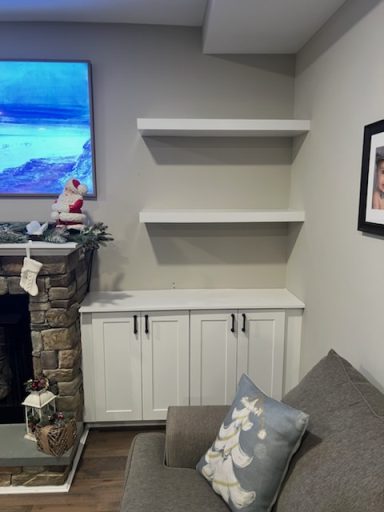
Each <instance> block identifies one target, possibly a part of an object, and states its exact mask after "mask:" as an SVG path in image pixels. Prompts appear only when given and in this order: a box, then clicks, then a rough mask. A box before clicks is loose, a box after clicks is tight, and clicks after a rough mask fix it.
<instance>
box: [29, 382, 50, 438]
mask: <svg viewBox="0 0 384 512" xmlns="http://www.w3.org/2000/svg"><path fill="white" fill-rule="evenodd" d="M35 382H37V380H36V381H32V380H30V381H28V382H27V390H28V391H31V392H30V394H29V395H28V396H27V398H26V399H25V400H24V402H22V405H24V407H25V427H26V430H27V433H26V434H25V436H24V437H25V438H26V439H31V440H32V441H36V438H35V434H34V432H35V429H36V425H37V424H38V423H39V422H41V421H42V420H43V419H48V417H49V416H52V414H54V413H55V412H56V404H55V399H56V395H54V394H53V393H52V392H51V391H48V390H47V387H48V385H49V383H48V381H46V382H47V385H46V386H44V387H43V388H42V389H36V390H34V389H33V387H34V386H33V385H31V383H35ZM40 382H41V380H40ZM38 387H39V386H38Z"/></svg>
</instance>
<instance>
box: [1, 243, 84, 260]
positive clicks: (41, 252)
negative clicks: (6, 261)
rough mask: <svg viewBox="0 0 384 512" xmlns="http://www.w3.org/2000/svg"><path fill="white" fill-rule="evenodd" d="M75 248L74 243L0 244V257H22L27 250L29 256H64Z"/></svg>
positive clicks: (75, 244)
mask: <svg viewBox="0 0 384 512" xmlns="http://www.w3.org/2000/svg"><path fill="white" fill-rule="evenodd" d="M76 247H77V243H76V242H66V243H64V244H53V243H49V242H32V241H29V242H27V243H25V244H0V256H24V255H25V254H26V250H27V248H28V249H29V250H30V253H31V256H32V257H33V256H66V255H67V254H69V253H71V252H73V251H74V250H75V249H76Z"/></svg>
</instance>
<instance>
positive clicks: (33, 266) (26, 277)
mask: <svg viewBox="0 0 384 512" xmlns="http://www.w3.org/2000/svg"><path fill="white" fill-rule="evenodd" d="M42 266H43V264H42V263H40V262H39V261H36V260H32V259H31V258H24V263H23V268H22V269H21V277H20V286H21V287H22V288H23V290H25V291H26V292H28V293H29V294H30V295H37V294H38V293H39V289H38V288H37V284H36V277H37V274H38V273H39V272H40V269H41V267H42Z"/></svg>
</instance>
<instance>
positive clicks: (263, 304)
mask: <svg viewBox="0 0 384 512" xmlns="http://www.w3.org/2000/svg"><path fill="white" fill-rule="evenodd" d="M304 307H305V305H304V303H303V302H302V301H301V300H299V299H298V298H297V297H296V296H295V295H293V294H292V293H291V292H289V291H288V290H287V289H285V288H276V289H203V290H194V289H171V290H126V291H120V292H117V291H116V292H113V291H109V292H90V293H89V294H88V295H87V296H86V297H85V299H84V301H83V303H82V304H81V308H80V312H81V313H97V312H99V313H101V312H113V311H116V312H117V311H170V310H174V311H175V310H199V309H205V310H206V309H303V308H304Z"/></svg>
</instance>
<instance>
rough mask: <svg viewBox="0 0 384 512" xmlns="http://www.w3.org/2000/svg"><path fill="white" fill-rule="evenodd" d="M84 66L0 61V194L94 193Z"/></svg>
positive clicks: (88, 91)
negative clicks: (73, 182) (83, 189)
mask: <svg viewBox="0 0 384 512" xmlns="http://www.w3.org/2000/svg"><path fill="white" fill-rule="evenodd" d="M91 107H92V98H91V73H90V64H89V63H88V62H57V61H11V60H9V61H5V60H0V195H7V196H9V195H35V196H56V195H57V194H60V193H61V192H62V190H63V188H64V185H65V183H66V181H67V180H68V179H70V178H72V177H74V178H77V179H78V180H79V181H80V182H81V183H84V184H86V185H87V187H88V196H91V197H92V196H93V197H94V196H95V195H96V187H95V166H94V147H93V121H92V108H91Z"/></svg>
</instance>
